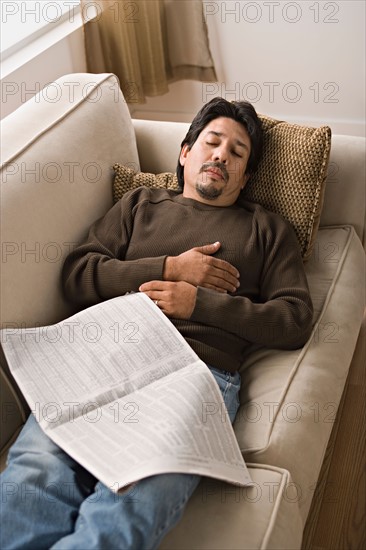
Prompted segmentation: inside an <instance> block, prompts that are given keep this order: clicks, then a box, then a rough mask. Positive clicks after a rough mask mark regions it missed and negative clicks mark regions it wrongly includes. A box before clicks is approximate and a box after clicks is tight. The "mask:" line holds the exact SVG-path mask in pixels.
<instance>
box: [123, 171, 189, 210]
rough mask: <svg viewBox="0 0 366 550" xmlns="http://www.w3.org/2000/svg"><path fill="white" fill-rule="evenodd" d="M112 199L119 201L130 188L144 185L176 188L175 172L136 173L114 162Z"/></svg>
mask: <svg viewBox="0 0 366 550" xmlns="http://www.w3.org/2000/svg"><path fill="white" fill-rule="evenodd" d="M113 170H114V174H115V175H114V182H113V201H114V202H117V201H119V200H120V199H121V198H122V197H123V195H124V194H125V193H127V191H130V189H137V187H141V185H144V186H145V187H158V188H159V189H178V188H179V186H178V179H177V176H176V174H172V173H171V172H163V173H162V174H157V175H155V174H148V173H144V172H138V173H136V172H135V171H134V170H133V169H132V168H128V166H124V165H122V164H118V163H116V164H114V165H113Z"/></svg>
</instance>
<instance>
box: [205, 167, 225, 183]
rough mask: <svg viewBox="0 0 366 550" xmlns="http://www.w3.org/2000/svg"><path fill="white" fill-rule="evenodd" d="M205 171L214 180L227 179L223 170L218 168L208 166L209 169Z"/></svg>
mask: <svg viewBox="0 0 366 550" xmlns="http://www.w3.org/2000/svg"><path fill="white" fill-rule="evenodd" d="M204 172H206V174H207V175H208V176H210V178H212V179H214V180H225V178H224V176H223V174H222V172H221V170H219V169H217V168H207V170H204Z"/></svg>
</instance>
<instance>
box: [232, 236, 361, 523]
mask: <svg viewBox="0 0 366 550" xmlns="http://www.w3.org/2000/svg"><path fill="white" fill-rule="evenodd" d="M364 262H365V256H364V251H363V248H362V244H361V242H360V239H359V238H358V236H357V235H356V233H355V230H354V228H353V227H351V226H343V227H328V228H321V229H320V230H319V232H318V236H317V240H316V243H315V247H314V251H313V255H312V258H311V259H310V261H309V262H308V263H307V264H306V274H307V277H308V281H309V286H310V292H311V296H312V299H313V303H314V329H313V333H312V336H311V337H310V338H309V340H308V342H307V343H306V345H305V346H304V347H303V348H302V349H299V350H294V351H283V350H271V349H261V350H258V351H255V352H254V353H253V354H251V355H250V356H249V357H248V358H247V359H246V360H245V362H244V364H243V367H242V369H241V374H242V390H241V399H240V400H241V403H242V406H241V408H240V409H239V412H238V415H237V417H236V420H235V424H234V429H235V433H236V436H237V439H238V442H239V445H240V448H241V450H242V452H243V454H244V457H245V458H246V460H249V461H251V462H260V463H266V464H273V465H276V466H279V467H282V468H286V469H288V470H289V471H290V472H291V476H292V478H293V481H294V482H295V483H297V484H298V487H299V493H301V500H300V511H301V514H302V517H303V518H304V519H305V518H306V516H307V513H308V509H309V506H310V502H311V498H312V496H313V493H314V483H315V482H316V480H317V478H318V474H319V471H320V467H321V463H322V461H323V457H324V452H325V449H326V445H327V442H328V438H329V436H330V432H331V429H332V426H333V423H334V420H335V416H336V412H337V408H338V405H339V402H340V399H341V395H342V391H343V387H344V384H345V380H346V377H347V374H348V368H349V365H350V362H351V359H352V355H353V352H354V348H355V345H356V341H357V337H358V332H359V329H360V326H361V322H362V317H363V309H364V273H365V267H364Z"/></svg>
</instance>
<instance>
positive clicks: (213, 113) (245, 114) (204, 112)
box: [177, 97, 263, 188]
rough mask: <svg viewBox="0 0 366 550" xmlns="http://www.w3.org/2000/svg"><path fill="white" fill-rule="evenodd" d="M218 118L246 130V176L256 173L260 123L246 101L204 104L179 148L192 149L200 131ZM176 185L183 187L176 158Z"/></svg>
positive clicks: (260, 145) (259, 157) (212, 100)
mask: <svg viewBox="0 0 366 550" xmlns="http://www.w3.org/2000/svg"><path fill="white" fill-rule="evenodd" d="M219 117H227V118H232V119H233V120H235V121H236V122H239V123H240V124H242V125H243V126H244V128H245V129H246V131H247V133H248V135H249V138H250V144H251V151H250V155H249V159H248V164H247V169H246V173H247V174H253V172H255V171H256V169H257V167H258V164H259V161H260V159H261V156H262V147H263V132H262V123H261V121H260V119H259V117H258V115H257V113H256V110H255V109H254V107H253V105H252V104H251V103H249V102H248V101H227V100H226V99H224V98H222V97H215V98H214V99H211V101H209V102H208V103H206V104H205V105H204V106H203V107H202V109H200V111H199V112H198V113H197V115H196V116H195V117H194V119H193V121H192V124H191V125H190V127H189V130H188V132H187V134H186V137H185V138H184V140H183V141H182V143H181V148H182V147H183V146H184V145H186V144H187V145H188V147H189V149H191V148H192V146H193V144H194V143H195V142H196V140H197V138H198V136H199V135H200V133H201V132H202V130H203V129H204V128H205V127H206V126H207V124H209V123H210V122H211V121H212V120H214V119H215V118H219ZM177 177H178V183H179V186H180V187H181V188H183V186H184V166H182V165H181V163H180V160H179V158H178V165H177Z"/></svg>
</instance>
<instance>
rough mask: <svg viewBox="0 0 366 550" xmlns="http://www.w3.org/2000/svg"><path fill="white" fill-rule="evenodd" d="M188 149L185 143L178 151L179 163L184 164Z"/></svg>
mask: <svg viewBox="0 0 366 550" xmlns="http://www.w3.org/2000/svg"><path fill="white" fill-rule="evenodd" d="M189 151H190V149H189V147H188V144H187V143H185V144H184V145H183V147H182V149H181V151H180V155H179V162H180V163H181V165H182V166H184V165H185V163H186V159H187V156H188V153H189Z"/></svg>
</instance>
